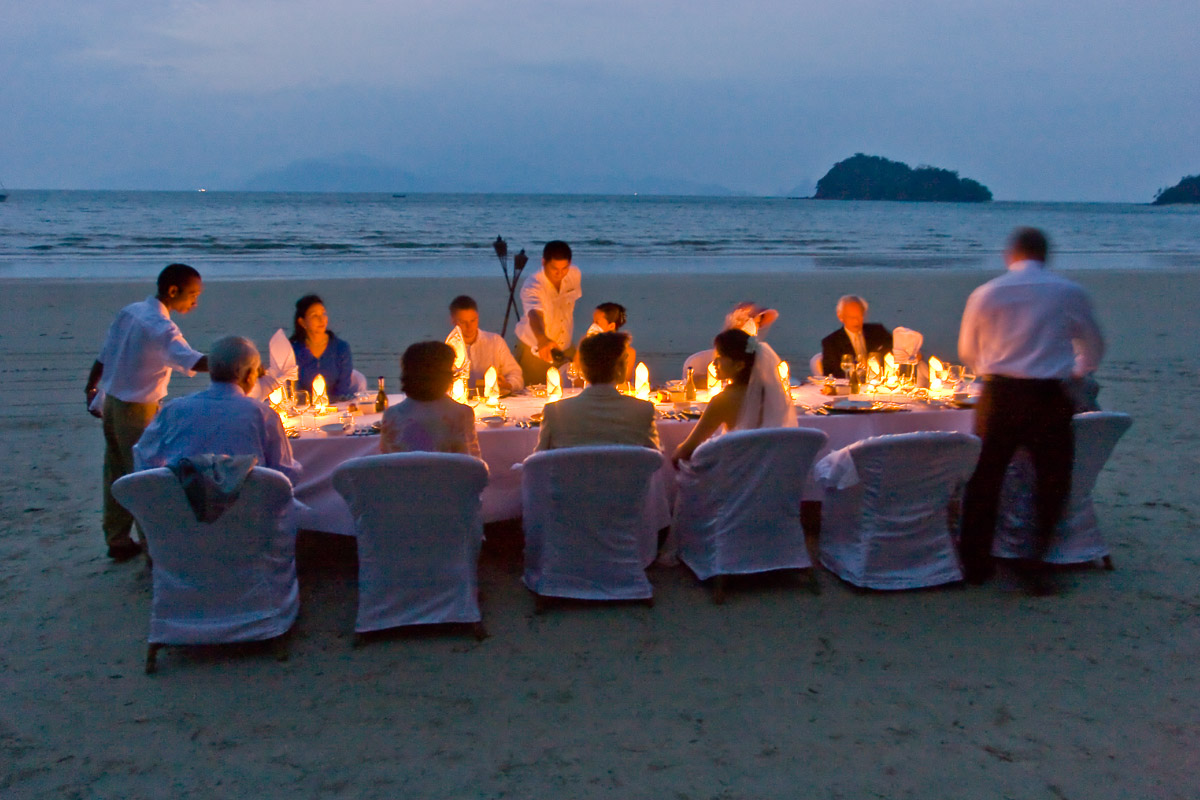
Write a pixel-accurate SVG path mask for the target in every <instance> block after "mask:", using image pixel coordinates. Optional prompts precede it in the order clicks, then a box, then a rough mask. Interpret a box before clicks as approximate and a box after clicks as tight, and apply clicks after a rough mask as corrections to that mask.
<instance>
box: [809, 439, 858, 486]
mask: <svg viewBox="0 0 1200 800" xmlns="http://www.w3.org/2000/svg"><path fill="white" fill-rule="evenodd" d="M813 479H814V480H815V481H816V482H817V484H818V485H819V486H820V487H821V488H822V489H849V488H850V487H851V486H857V485H858V470H857V469H855V468H854V455H853V454H852V453H851V452H850V448H848V447H843V448H841V449H840V450H834V451H833V452H832V453H830V454H829V455H827V456H825V457H824V458H822V459H821V460H820V461H819V462H817V464H816V466H814V467H813Z"/></svg>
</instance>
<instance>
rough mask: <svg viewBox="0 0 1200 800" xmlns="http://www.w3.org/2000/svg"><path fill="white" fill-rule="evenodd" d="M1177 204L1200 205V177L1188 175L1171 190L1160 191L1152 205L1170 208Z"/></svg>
mask: <svg viewBox="0 0 1200 800" xmlns="http://www.w3.org/2000/svg"><path fill="white" fill-rule="evenodd" d="M1175 203H1200V175H1188V176H1187V177H1185V178H1183V179H1181V180H1180V181H1179V183H1177V184H1175V185H1174V186H1172V187H1171V188H1170V189H1159V190H1158V194H1156V195H1154V203H1153V204H1152V205H1156V206H1169V205H1174V204H1175Z"/></svg>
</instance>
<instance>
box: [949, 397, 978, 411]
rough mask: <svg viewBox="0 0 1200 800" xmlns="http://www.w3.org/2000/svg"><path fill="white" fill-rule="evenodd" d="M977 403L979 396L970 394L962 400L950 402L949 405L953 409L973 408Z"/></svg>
mask: <svg viewBox="0 0 1200 800" xmlns="http://www.w3.org/2000/svg"><path fill="white" fill-rule="evenodd" d="M978 403H979V395H977V394H972V395H968V396H966V397H964V398H963V399H962V400H951V401H950V405H952V406H954V407H955V408H974V407H975V406H976V405H977V404H978Z"/></svg>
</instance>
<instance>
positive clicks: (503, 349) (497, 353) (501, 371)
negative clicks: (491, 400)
mask: <svg viewBox="0 0 1200 800" xmlns="http://www.w3.org/2000/svg"><path fill="white" fill-rule="evenodd" d="M450 321H451V322H452V323H454V324H455V325H457V326H458V329H459V330H460V331H461V332H462V337H463V342H464V343H465V344H466V345H467V357H468V358H469V359H471V385H472V386H475V385H476V384H477V383H478V382H479V381H481V380H483V376H484V374H485V373H486V372H487V371H488V367H495V368H496V381H497V383H498V384H499V386H500V393H501V394H508V393H510V392H516V391H520V390H521V389H524V388H525V379H524V377H523V376H522V375H521V367H520V365H519V364H517V360H516V359H515V358H513V354H512V351H510V350H509V349H508V344H507V343H506V342H505V341H504V337H503V336H501V335H500V334H498V333H492V332H490V331H484V330H480V329H479V306H478V304H476V302H475V299H474V298H472V297H468V296H467V295H465V294H460V295H459V296H458V297H456V298H454V299H453V300H451V301H450Z"/></svg>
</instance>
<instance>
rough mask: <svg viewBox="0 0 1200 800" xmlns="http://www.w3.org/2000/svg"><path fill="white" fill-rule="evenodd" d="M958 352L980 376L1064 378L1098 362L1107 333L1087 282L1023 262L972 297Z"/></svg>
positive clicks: (1015, 264) (1013, 266)
mask: <svg viewBox="0 0 1200 800" xmlns="http://www.w3.org/2000/svg"><path fill="white" fill-rule="evenodd" d="M958 353H959V356H960V357H961V358H962V360H963V361H965V362H966V363H968V364H973V365H974V366H975V371H976V372H977V373H979V374H980V375H1003V376H1006V377H1009V378H1038V379H1055V378H1056V379H1059V380H1063V379H1066V378H1069V377H1071V376H1072V375H1073V374H1086V373H1089V372H1092V371H1094V370H1095V369H1096V367H1097V366H1099V364H1100V359H1101V358H1102V357H1103V355H1104V337H1103V335H1102V334H1101V333H1100V326H1099V325H1097V324H1096V319H1095V315H1094V314H1093V313H1092V303H1091V301H1090V300H1089V299H1088V296H1087V293H1086V292H1085V291H1084V290H1083V287H1082V286H1080V285H1079V284H1077V283H1075V282H1074V281H1071V280H1068V279H1066V278H1064V277H1062V276H1061V275H1057V274H1055V273H1053V272H1051V271H1050V270H1047V269H1046V268H1045V265H1043V264H1042V263H1041V262H1040V261H1019V262H1016V263H1014V264H1012V265H1011V266H1010V267H1009V271H1008V272H1007V273H1006V274H1004V275H1001V276H1000V277H998V278H994V279H992V280H990V281H988V282H987V283H985V284H984V285H983V286H980V287H979V288H978V289H976V290H975V291H974V292H972V293H971V296H970V297H968V298H967V306H966V308H965V309H964V310H963V317H962V327H961V329H960V330H959V334H958Z"/></svg>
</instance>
